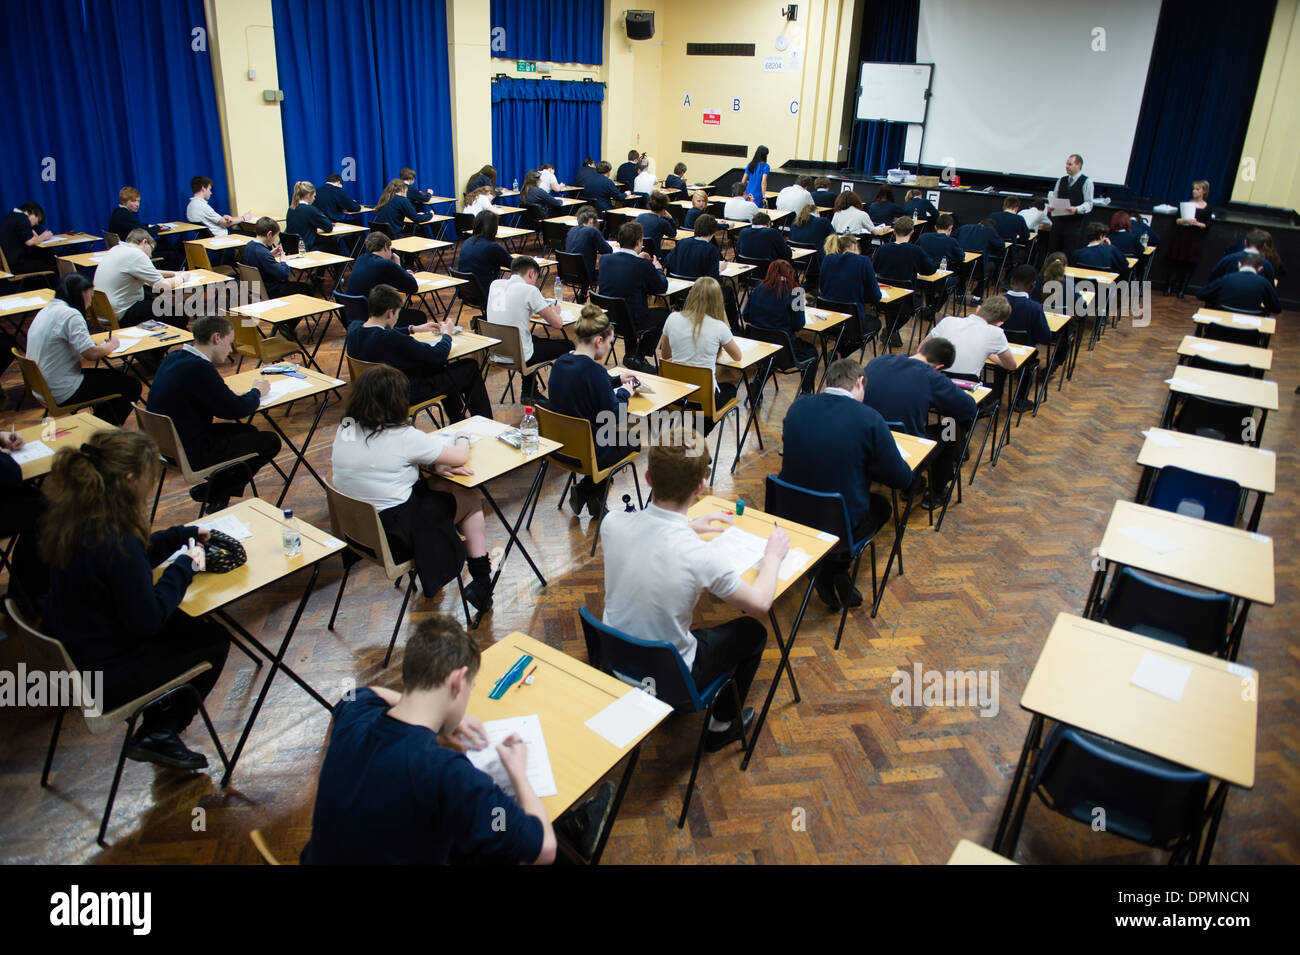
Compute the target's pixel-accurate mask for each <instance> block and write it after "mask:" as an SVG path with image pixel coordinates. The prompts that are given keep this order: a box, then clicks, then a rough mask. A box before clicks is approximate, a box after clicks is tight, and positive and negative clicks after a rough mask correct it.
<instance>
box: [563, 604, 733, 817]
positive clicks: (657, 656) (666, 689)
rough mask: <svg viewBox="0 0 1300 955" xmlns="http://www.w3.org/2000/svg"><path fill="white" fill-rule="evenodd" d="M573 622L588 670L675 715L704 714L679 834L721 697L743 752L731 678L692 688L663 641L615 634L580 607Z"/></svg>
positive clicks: (682, 662)
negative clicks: (649, 696) (726, 695)
mask: <svg viewBox="0 0 1300 955" xmlns="http://www.w3.org/2000/svg"><path fill="white" fill-rule="evenodd" d="M578 617H579V619H580V620H581V621H582V635H583V637H584V638H585V639H586V641H587V659H588V660H589V661H590V662H591V665H592V666H594V667H596V668H597V669H599V670H601V671H603V672H605V673H608V674H610V675H611V676H614V677H617V678H618V679H620V680H622V681H623V682H624V683H629V684H631V685H632V686H635V687H640V688H644V687H647V686H649V687H652V688H653V695H654V696H655V697H656V698H657V699H659V700H661V701H662V702H664V703H667V704H668V705H669V706H671V707H672V708H673V709H674V710H675V711H677V712H679V713H699V712H701V711H703V713H704V721H703V722H702V723H701V724H700V738H699V741H698V742H697V743H696V744H695V760H694V762H692V763H691V778H690V779H689V780H688V781H687V783H686V794H685V795H684V796H683V797H682V811H681V815H679V816H678V817H677V828H678V829H681V828H682V827H683V826H685V825H686V812H687V810H689V809H690V807H691V796H692V795H693V794H694V792H695V778H696V777H697V776H698V775H699V772H700V759H701V757H703V755H704V743H705V740H706V738H707V735H708V731H709V721H710V720H712V718H713V712H714V710H715V709H716V707H717V704H718V698H719V697H720V696H721V695H722V693H723V692H724V691H728V690H729V691H730V692H731V698H732V701H733V703H734V705H735V708H736V713H737V717H736V720H735V722H736V724H737V725H739V726H740V744H741V749H747V748H748V746H749V741H748V740H747V739H746V733H745V728H744V725H743V721H742V720H741V719H740V716H739V714H740V712H741V702H742V701H741V699H740V691H739V689H738V688H737V687H736V680H735V674H734V672H733V673H725V674H723V675H722V676H720V677H718V678H717V679H716V680H714V681H713V682H712V683H710V684H709V685H708V686H706V687H703V688H698V687H696V685H695V678H694V677H692V676H691V673H690V671H689V670H688V669H687V668H686V661H685V660H683V659H682V655H681V654H680V653H678V652H677V648H676V647H674V646H673V645H672V644H671V643H668V642H667V641H664V640H643V639H641V638H640V637H634V636H632V635H631V634H627V633H624V632H623V631H621V630H615V629H614V628H613V627H610V626H607V625H605V624H603V623H601V622H600V621H599V620H597V619H596V618H595V617H594V616H593V615H592V613H591V611H590V610H588V609H587V608H586V607H580V608H579V609H578Z"/></svg>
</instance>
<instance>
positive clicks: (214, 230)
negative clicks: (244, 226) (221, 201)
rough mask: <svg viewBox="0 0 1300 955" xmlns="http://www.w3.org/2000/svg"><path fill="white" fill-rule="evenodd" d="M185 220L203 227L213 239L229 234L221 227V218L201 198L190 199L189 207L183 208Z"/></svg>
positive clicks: (210, 205) (206, 201) (227, 230)
mask: <svg viewBox="0 0 1300 955" xmlns="http://www.w3.org/2000/svg"><path fill="white" fill-rule="evenodd" d="M185 220H186V221H187V222H192V223H194V224H195V225H201V226H203V227H204V228H206V229H207V230H208V234H209V235H211V236H212V237H213V238H216V237H217V236H222V235H229V234H230V230H229V229H227V228H226V227H225V226H224V225H222V222H221V220H222V216H221V215H219V214H218V213H217V210H215V209H213V208H212V204H211V203H209V202H208V200H206V199H204V198H203V197H202V196H193V197H191V198H190V201H189V205H187V206H186V207H185Z"/></svg>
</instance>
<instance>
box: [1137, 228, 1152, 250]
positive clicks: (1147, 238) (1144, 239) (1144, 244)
mask: <svg viewBox="0 0 1300 955" xmlns="http://www.w3.org/2000/svg"><path fill="white" fill-rule="evenodd" d="M1150 239H1151V237H1150V236H1149V235H1147V234H1146V233H1145V232H1143V233H1142V234H1141V235H1140V236H1138V245H1140V246H1142V248H1144V249H1145V248H1146V247H1147V244H1148V242H1149V241H1150Z"/></svg>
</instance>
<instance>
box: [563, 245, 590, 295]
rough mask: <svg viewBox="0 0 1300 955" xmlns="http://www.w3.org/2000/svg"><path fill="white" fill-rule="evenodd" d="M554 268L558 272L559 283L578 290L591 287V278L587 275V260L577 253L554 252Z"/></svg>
mask: <svg viewBox="0 0 1300 955" xmlns="http://www.w3.org/2000/svg"><path fill="white" fill-rule="evenodd" d="M555 263H556V264H555V268H556V271H557V272H559V275H560V281H561V282H563V283H564V284H565V285H577V286H579V287H580V288H588V287H590V285H591V276H590V275H588V274H587V260H586V259H584V258H583V257H582V256H581V255H579V254H578V253H577V252H560V251H558V250H557V251H556V252H555Z"/></svg>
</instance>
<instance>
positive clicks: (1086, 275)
mask: <svg viewBox="0 0 1300 955" xmlns="http://www.w3.org/2000/svg"><path fill="white" fill-rule="evenodd" d="M1065 274H1066V275H1067V276H1069V277H1070V278H1073V279H1087V280H1088V281H1090V282H1098V283H1109V282H1113V281H1115V279H1117V278H1118V277H1119V273H1118V272H1104V271H1102V270H1101V269H1085V268H1080V267H1079V266H1077V265H1067V266H1066V267H1065Z"/></svg>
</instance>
